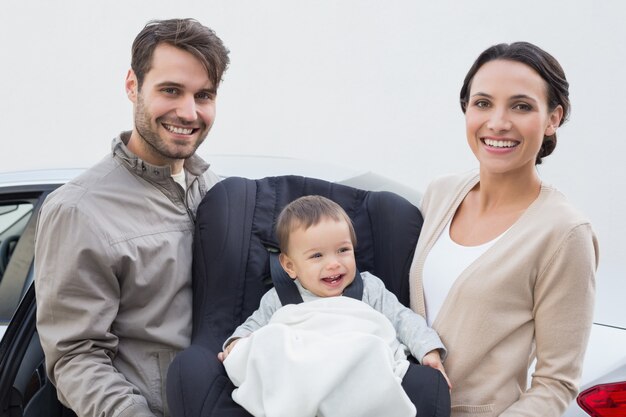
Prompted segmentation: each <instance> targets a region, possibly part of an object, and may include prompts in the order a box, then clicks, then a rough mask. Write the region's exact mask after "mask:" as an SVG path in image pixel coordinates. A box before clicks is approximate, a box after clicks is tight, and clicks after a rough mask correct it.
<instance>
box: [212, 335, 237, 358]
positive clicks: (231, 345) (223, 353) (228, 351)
mask: <svg viewBox="0 0 626 417" xmlns="http://www.w3.org/2000/svg"><path fill="white" fill-rule="evenodd" d="M238 341H239V339H234V340H233V341H232V342H230V343H229V344H228V346H226V349H224V351H223V352H220V353H218V354H217V359H219V360H220V361H221V362H224V361H225V360H226V357H227V356H228V354H229V353H230V351H231V350H233V348H234V347H235V345H236V344H237V342H238Z"/></svg>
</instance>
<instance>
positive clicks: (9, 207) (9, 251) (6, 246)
mask: <svg viewBox="0 0 626 417" xmlns="http://www.w3.org/2000/svg"><path fill="white" fill-rule="evenodd" d="M32 214H33V204H32V203H30V202H15V203H8V204H0V282H1V281H2V278H3V277H4V274H5V272H6V270H7V268H8V266H9V262H10V261H11V257H12V255H13V252H14V251H15V247H16V246H17V243H18V241H19V239H20V236H22V233H24V230H25V229H26V225H27V224H28V221H29V220H30V218H31V216H32Z"/></svg>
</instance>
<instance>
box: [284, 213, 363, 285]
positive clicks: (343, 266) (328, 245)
mask: <svg viewBox="0 0 626 417" xmlns="http://www.w3.org/2000/svg"><path fill="white" fill-rule="evenodd" d="M281 264H282V265H283V268H284V269H285V271H287V273H288V274H289V276H290V277H291V278H294V279H295V278H297V279H298V280H299V281H300V283H301V284H302V286H303V287H304V288H306V289H307V290H309V291H311V292H312V293H313V294H315V295H317V296H320V297H335V296H338V295H341V294H343V290H344V289H345V288H346V287H347V286H348V285H350V284H351V283H352V281H353V280H354V274H355V273H356V262H355V260H354V247H353V246H352V240H351V239H350V229H349V227H348V224H347V223H346V221H345V220H340V221H336V220H334V219H332V218H323V219H322V220H321V221H320V222H319V223H318V224H316V225H313V226H311V227H309V228H308V229H306V230H305V229H304V227H298V228H297V229H295V230H293V231H292V232H291V234H290V236H289V248H288V254H283V255H282V256H281Z"/></svg>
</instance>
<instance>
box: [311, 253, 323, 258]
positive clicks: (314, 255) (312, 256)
mask: <svg viewBox="0 0 626 417" xmlns="http://www.w3.org/2000/svg"><path fill="white" fill-rule="evenodd" d="M321 257H322V254H321V253H319V252H316V253H314V254H312V255H311V256H309V259H315V258H321Z"/></svg>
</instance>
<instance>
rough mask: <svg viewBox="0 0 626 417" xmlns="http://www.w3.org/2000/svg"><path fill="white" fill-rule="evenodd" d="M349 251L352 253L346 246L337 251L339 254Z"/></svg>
mask: <svg viewBox="0 0 626 417" xmlns="http://www.w3.org/2000/svg"><path fill="white" fill-rule="evenodd" d="M351 251H352V248H351V247H348V246H346V247H343V248H340V249H339V253H344V252H351Z"/></svg>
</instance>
